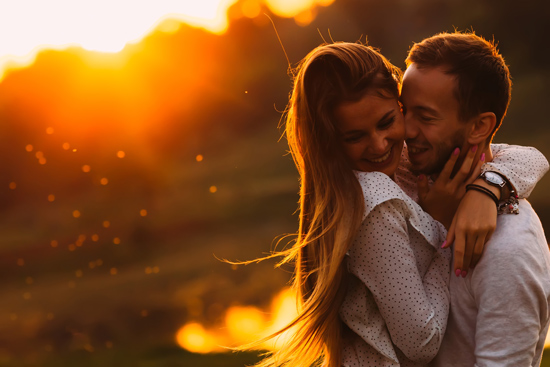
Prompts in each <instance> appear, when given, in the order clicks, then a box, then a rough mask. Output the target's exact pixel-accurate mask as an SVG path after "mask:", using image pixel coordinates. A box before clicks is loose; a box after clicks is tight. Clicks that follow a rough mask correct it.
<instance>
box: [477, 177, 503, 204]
mask: <svg viewBox="0 0 550 367" xmlns="http://www.w3.org/2000/svg"><path fill="white" fill-rule="evenodd" d="M473 183H474V184H475V185H478V186H482V187H484V188H486V189H488V190H491V192H492V193H493V194H495V196H496V197H497V199H498V200H502V198H505V199H506V198H507V197H508V196H510V190H509V189H508V187H507V186H504V187H503V188H502V191H501V189H500V188H499V187H496V186H494V185H490V184H488V183H487V182H485V180H484V179H482V178H478V179H476V180H475V181H474V182H473ZM506 191H507V192H506Z"/></svg>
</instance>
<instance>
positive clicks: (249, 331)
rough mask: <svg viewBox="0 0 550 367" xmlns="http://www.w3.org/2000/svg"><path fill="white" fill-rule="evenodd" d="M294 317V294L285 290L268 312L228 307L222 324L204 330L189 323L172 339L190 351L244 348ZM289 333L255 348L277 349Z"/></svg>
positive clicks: (251, 307)
mask: <svg viewBox="0 0 550 367" xmlns="http://www.w3.org/2000/svg"><path fill="white" fill-rule="evenodd" d="M297 314H298V313H297V310H296V293H295V292H294V291H292V290H291V289H289V288H285V289H283V290H282V291H281V292H279V293H278V294H277V295H276V296H275V297H274V298H273V301H272V303H271V307H270V310H267V311H263V310H260V309H259V308H257V307H254V306H232V307H230V308H229V309H228V310H227V311H226V313H225V319H224V324H223V325H216V326H215V327H211V328H209V329H206V328H205V327H204V326H203V325H201V324H200V323H198V322H195V321H193V322H190V323H188V324H186V325H184V326H183V327H182V328H180V329H179V330H178V332H177V334H176V340H177V341H178V344H179V345H180V346H181V347H182V348H184V349H187V350H188V351H190V352H195V353H210V352H220V351H228V350H227V349H224V348H222V347H220V346H222V345H223V346H237V345H244V344H247V343H251V342H253V341H256V340H259V339H261V338H263V337H266V336H268V335H271V334H273V333H274V332H276V331H278V330H280V329H282V328H283V327H285V326H287V325H288V324H289V323H290V322H291V321H292V320H294V318H295V317H296V316H297ZM291 333H292V329H291V330H289V331H287V332H285V333H283V334H281V335H279V336H278V337H277V338H275V339H274V340H270V341H268V342H266V343H264V344H262V345H260V346H259V347H258V349H264V350H265V349H267V350H273V349H275V348H280V347H281V345H282V343H283V342H284V341H285V340H287V338H289V337H290V335H291Z"/></svg>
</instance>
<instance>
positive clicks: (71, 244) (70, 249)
mask: <svg viewBox="0 0 550 367" xmlns="http://www.w3.org/2000/svg"><path fill="white" fill-rule="evenodd" d="M68 248H69V251H74V250H76V246H75V244H74V243H69V246H68Z"/></svg>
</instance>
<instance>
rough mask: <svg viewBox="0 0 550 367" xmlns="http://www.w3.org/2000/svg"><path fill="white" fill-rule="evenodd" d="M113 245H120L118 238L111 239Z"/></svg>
mask: <svg viewBox="0 0 550 367" xmlns="http://www.w3.org/2000/svg"><path fill="white" fill-rule="evenodd" d="M113 243H114V244H115V245H120V238H118V237H115V238H113Z"/></svg>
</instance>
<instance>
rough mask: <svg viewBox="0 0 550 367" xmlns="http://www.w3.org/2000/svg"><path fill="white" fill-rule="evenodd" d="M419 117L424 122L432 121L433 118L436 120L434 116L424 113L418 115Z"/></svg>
mask: <svg viewBox="0 0 550 367" xmlns="http://www.w3.org/2000/svg"><path fill="white" fill-rule="evenodd" d="M418 118H419V119H420V121H423V122H432V121H433V120H435V119H434V118H433V117H430V116H424V115H420V116H418Z"/></svg>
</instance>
